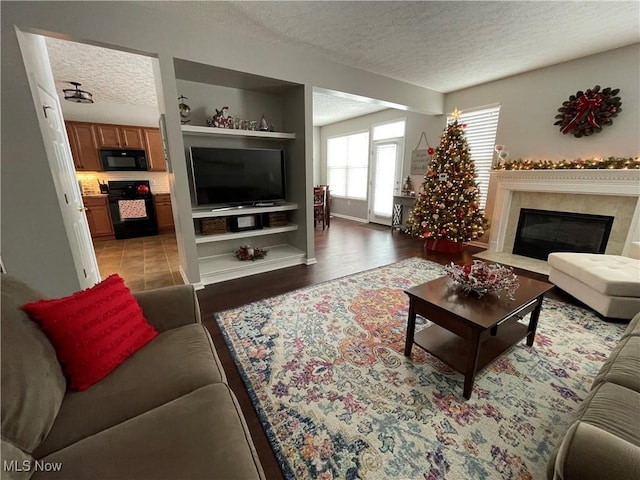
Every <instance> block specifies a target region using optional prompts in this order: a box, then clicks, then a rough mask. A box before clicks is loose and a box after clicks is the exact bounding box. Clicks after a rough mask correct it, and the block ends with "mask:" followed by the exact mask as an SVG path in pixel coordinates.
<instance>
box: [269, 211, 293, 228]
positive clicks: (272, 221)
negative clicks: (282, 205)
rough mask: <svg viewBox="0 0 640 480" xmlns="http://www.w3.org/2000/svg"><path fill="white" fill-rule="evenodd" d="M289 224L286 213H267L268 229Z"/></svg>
mask: <svg viewBox="0 0 640 480" xmlns="http://www.w3.org/2000/svg"><path fill="white" fill-rule="evenodd" d="M288 224H289V217H288V216H287V212H271V213H269V226H270V227H284V226H285V225H288Z"/></svg>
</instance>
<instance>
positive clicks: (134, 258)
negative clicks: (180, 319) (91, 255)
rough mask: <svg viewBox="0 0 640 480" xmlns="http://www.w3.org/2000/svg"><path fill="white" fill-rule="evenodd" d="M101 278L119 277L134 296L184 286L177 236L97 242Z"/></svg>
mask: <svg viewBox="0 0 640 480" xmlns="http://www.w3.org/2000/svg"><path fill="white" fill-rule="evenodd" d="M94 249H95V252H96V258H97V260H98V268H99V269H100V276H101V277H102V278H103V279H104V278H106V277H108V276H109V275H111V274H113V273H118V274H119V275H120V276H121V277H122V278H123V279H124V282H125V284H126V285H127V286H128V287H129V288H130V289H131V291H132V292H139V291H142V290H151V289H153V288H158V287H167V286H170V285H182V284H183V283H184V282H183V281H182V276H181V275H180V272H179V271H178V268H179V266H180V261H179V260H178V246H177V244H176V237H175V235H174V234H173V233H170V234H161V235H155V236H152V237H138V238H129V239H126V240H109V241H106V242H95V243H94Z"/></svg>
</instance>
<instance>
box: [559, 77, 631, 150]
mask: <svg viewBox="0 0 640 480" xmlns="http://www.w3.org/2000/svg"><path fill="white" fill-rule="evenodd" d="M619 92H620V89H619V88H615V89H612V88H611V87H607V88H605V89H603V90H600V85H596V86H595V87H593V88H589V89H587V90H586V91H584V92H583V91H582V90H578V91H577V92H576V94H575V95H571V96H570V97H569V100H566V101H564V102H562V106H561V107H560V108H559V109H558V112H559V113H558V114H557V115H556V116H555V118H556V119H557V120H556V122H555V123H554V125H559V126H560V131H561V132H562V133H564V134H567V133H571V134H573V136H574V137H578V138H579V137H586V136H588V135H592V134H594V133H598V132H601V131H602V127H604V126H605V125H611V124H612V123H613V117H617V116H618V113H619V112H621V111H622V108H621V105H622V102H621V101H620V97H617V96H616V95H618V93H619Z"/></svg>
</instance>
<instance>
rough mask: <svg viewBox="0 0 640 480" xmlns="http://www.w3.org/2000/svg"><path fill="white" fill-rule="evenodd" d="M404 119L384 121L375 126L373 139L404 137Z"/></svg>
mask: <svg viewBox="0 0 640 480" xmlns="http://www.w3.org/2000/svg"><path fill="white" fill-rule="evenodd" d="M404 124H405V121H404V120H398V121H397V122H392V123H384V124H382V125H376V126H374V127H373V141H374V142H375V141H376V140H386V139H387V138H398V137H404Z"/></svg>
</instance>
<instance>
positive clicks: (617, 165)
mask: <svg viewBox="0 0 640 480" xmlns="http://www.w3.org/2000/svg"><path fill="white" fill-rule="evenodd" d="M493 169H494V170H637V169H640V158H639V157H635V158H631V157H630V158H623V157H609V158H589V159H586V160H581V159H577V160H560V161H559V162H553V161H551V160H522V159H518V160H508V161H507V160H505V161H503V162H500V163H498V164H497V165H494V166H493Z"/></svg>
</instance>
